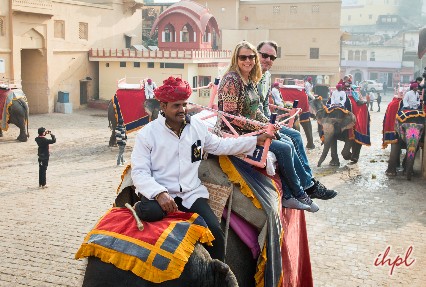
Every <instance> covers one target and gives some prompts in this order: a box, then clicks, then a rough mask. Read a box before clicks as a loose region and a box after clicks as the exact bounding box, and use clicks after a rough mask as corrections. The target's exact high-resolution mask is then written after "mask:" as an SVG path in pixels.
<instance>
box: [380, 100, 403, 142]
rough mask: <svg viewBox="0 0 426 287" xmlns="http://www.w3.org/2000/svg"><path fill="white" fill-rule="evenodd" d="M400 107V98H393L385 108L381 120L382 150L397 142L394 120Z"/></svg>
mask: <svg viewBox="0 0 426 287" xmlns="http://www.w3.org/2000/svg"><path fill="white" fill-rule="evenodd" d="M401 107H402V98H397V97H394V98H393V99H392V101H391V102H390V103H389V104H388V107H387V108H386V113H385V117H384V118H383V137H382V148H386V147H387V146H388V145H389V144H393V143H397V142H398V134H397V133H396V131H395V119H396V115H397V113H398V111H399V110H400V109H401Z"/></svg>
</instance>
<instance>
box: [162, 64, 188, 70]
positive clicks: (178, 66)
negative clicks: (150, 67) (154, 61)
mask: <svg viewBox="0 0 426 287" xmlns="http://www.w3.org/2000/svg"><path fill="white" fill-rule="evenodd" d="M160 68H162V69H165V68H169V69H184V68H185V65H184V64H180V63H160Z"/></svg>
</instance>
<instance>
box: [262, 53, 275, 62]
mask: <svg viewBox="0 0 426 287" xmlns="http://www.w3.org/2000/svg"><path fill="white" fill-rule="evenodd" d="M259 54H260V55H261V56H262V58H263V59H268V58H269V59H271V61H275V59H276V58H277V56H274V55H269V54H266V53H262V52H259Z"/></svg>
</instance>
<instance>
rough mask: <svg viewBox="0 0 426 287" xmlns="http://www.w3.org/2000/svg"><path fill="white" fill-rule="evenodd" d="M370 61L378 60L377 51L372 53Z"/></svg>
mask: <svg viewBox="0 0 426 287" xmlns="http://www.w3.org/2000/svg"><path fill="white" fill-rule="evenodd" d="M370 61H372V62H374V61H376V53H375V52H371V53H370Z"/></svg>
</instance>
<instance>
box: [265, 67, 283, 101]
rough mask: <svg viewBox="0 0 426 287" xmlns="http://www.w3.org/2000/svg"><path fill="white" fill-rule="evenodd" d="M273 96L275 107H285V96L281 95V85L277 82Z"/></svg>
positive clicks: (273, 89) (273, 88) (274, 85)
mask: <svg viewBox="0 0 426 287" xmlns="http://www.w3.org/2000/svg"><path fill="white" fill-rule="evenodd" d="M261 61H262V60H261ZM271 95H272V99H273V100H274V105H276V106H279V107H284V101H283V96H282V95H281V92H280V83H277V82H275V83H274V84H273V85H272V90H271Z"/></svg>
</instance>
